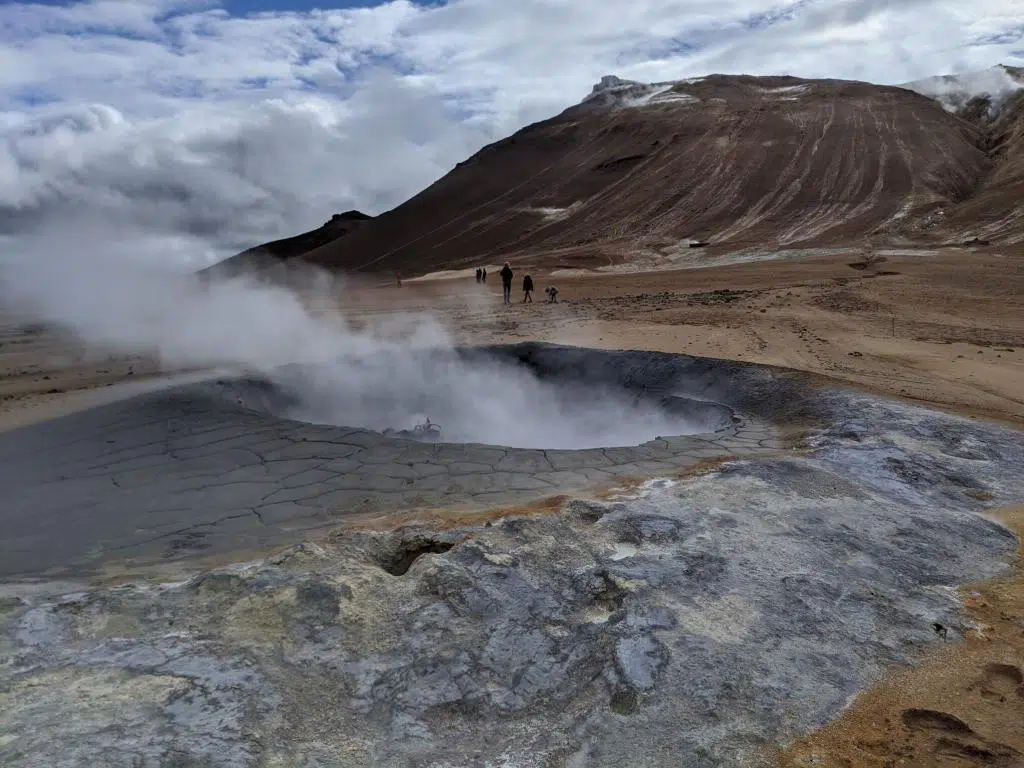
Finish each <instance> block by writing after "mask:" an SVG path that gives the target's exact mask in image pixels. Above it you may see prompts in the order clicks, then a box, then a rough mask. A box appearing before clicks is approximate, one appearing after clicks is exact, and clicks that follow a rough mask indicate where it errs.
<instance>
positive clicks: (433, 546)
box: [380, 539, 455, 576]
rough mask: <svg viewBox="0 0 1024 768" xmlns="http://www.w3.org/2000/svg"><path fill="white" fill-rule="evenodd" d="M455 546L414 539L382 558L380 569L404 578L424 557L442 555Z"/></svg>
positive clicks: (403, 543) (441, 542)
mask: <svg viewBox="0 0 1024 768" xmlns="http://www.w3.org/2000/svg"><path fill="white" fill-rule="evenodd" d="M453 546H455V545H454V544H449V543H448V542H444V541H434V540H432V539H412V540H410V541H404V542H402V543H401V544H400V545H399V547H398V549H397V550H395V551H394V552H390V553H388V554H387V555H385V556H383V557H381V558H380V567H381V568H383V569H384V570H385V571H387V572H388V573H390V574H391V575H392V576H404V575H405V574H407V573H408V572H409V569H410V568H412V564H413V563H415V562H416V561H417V560H418V559H419V558H421V557H423V555H440V554H442V553H444V552H447V551H448V550H450V549H451V548H452V547H453Z"/></svg>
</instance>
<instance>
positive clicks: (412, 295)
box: [360, 249, 1024, 427]
mask: <svg viewBox="0 0 1024 768" xmlns="http://www.w3.org/2000/svg"><path fill="white" fill-rule="evenodd" d="M856 261H857V259H856V258H855V257H851V256H849V255H832V256H826V257H821V258H812V259H802V260H801V259H796V260H789V261H773V262H755V263H744V264H734V265H729V266H721V267H714V268H708V269H696V270H694V269H689V270H677V271H664V272H647V273H634V274H602V275H586V276H571V277H565V276H559V277H557V278H549V277H548V276H546V275H544V274H540V275H537V274H535V275H534V276H533V277H534V282H535V283H536V284H537V287H538V296H540V297H542V296H543V293H542V292H543V289H544V287H545V286H546V285H547V284H548V282H555V283H557V285H558V287H559V289H560V297H561V299H562V301H561V302H560V303H559V304H557V305H549V304H546V303H543V299H542V298H541V299H538V300H537V301H536V303H534V304H532V305H529V304H528V305H523V304H519V303H517V304H514V305H512V306H510V307H503V306H502V305H501V299H500V291H501V287H500V285H499V284H497V283H495V284H491V283H488V284H487V285H485V286H478V285H476V284H475V283H474V282H473V280H472V278H471V277H470V278H468V279H466V278H461V279H447V280H434V281H424V282H420V283H417V284H409V285H407V286H403V287H402V288H401V289H393V290H385V289H381V290H378V291H377V292H374V293H373V294H369V295H367V296H366V297H364V299H363V306H362V307H361V310H360V311H361V312H362V313H367V314H371V315H373V314H377V313H379V312H384V311H393V310H395V309H410V310H432V311H435V312H436V313H437V314H438V315H439V317H441V318H442V320H444V321H446V322H447V323H449V324H450V325H451V326H453V327H454V328H456V329H457V330H458V334H459V337H460V339H461V340H462V341H464V342H467V343H479V344H483V343H490V342H495V341H522V340H527V339H537V340H544V341H552V342H562V343H569V344H579V345H587V346H595V347H604V348H634V349H651V350H659V351H664V352H684V353H687V354H692V355H702V356H709V357H719V358H727V359H732V360H742V361H746V362H757V363H765V364H769V365H779V366H785V367H790V368H795V369H798V370H802V371H807V372H810V373H815V374H819V375H822V376H826V377H828V378H830V379H833V380H836V381H839V382H844V383H847V384H850V385H853V386H856V387H859V388H862V389H865V390H868V391H871V392H874V393H877V394H882V395H888V396H893V397H900V398H904V399H906V400H909V401H914V402H917V403H919V404H921V405H927V406H930V407H936V408H940V409H943V410H946V411H951V412H957V413H961V414H965V415H968V416H973V417H980V418H986V419H992V420H997V421H1001V422H1004V423H1007V424H1010V425H1013V426H1018V427H1021V426H1024V252H1021V253H1013V254H1002V253H998V252H982V251H976V252H969V251H962V250H958V249H956V250H948V251H941V252H922V253H919V254H913V255H902V256H900V255H892V256H889V257H887V260H886V261H885V262H880V263H878V264H877V265H875V266H873V267H869V268H867V269H863V270H859V269H854V268H852V267H850V266H849V264H850V263H851V262H856ZM516 281H517V284H516V287H517V288H518V283H519V276H518V275H517V278H516ZM515 295H517V296H518V297H521V293H519V292H518V291H517V292H516V294H515Z"/></svg>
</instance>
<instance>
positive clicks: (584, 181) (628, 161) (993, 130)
mask: <svg viewBox="0 0 1024 768" xmlns="http://www.w3.org/2000/svg"><path fill="white" fill-rule="evenodd" d="M1020 76H1021V72H1020V71H1018V70H1015V69H1013V68H1001V69H999V71H998V72H990V73H989V75H988V79H989V81H991V82H996V83H997V84H998V83H1001V84H1003V85H1005V84H1006V82H1007V81H1008V80H1009V81H1011V82H1016V78H1018V77H1020ZM951 78H952V79H951ZM957 78H959V79H957ZM1022 80H1024V78H1022ZM977 81H978V78H974V79H972V78H970V77H967V76H945V79H943V78H932V79H929V80H926V81H916V82H915V83H911V84H904V85H902V86H891V85H874V84H870V83H863V82H858V81H848V80H836V79H817V80H815V79H807V78H798V77H793V76H771V77H756V76H748V75H708V76H706V77H701V78H689V79H686V80H676V81H666V82H662V83H639V82H636V81H629V80H624V79H622V78H618V77H616V76H613V75H609V76H606V77H604V78H602V79H601V81H599V82H598V83H597V84H596V85H595V86H594V88H593V89H592V91H591V93H590V94H588V95H587V96H586V97H585V98H584V99H583V100H582V101H581V102H579V103H578V104H575V105H573V106H570V107H569V108H567V109H566V110H563V111H562V112H561V113H559V114H558V115H555V116H553V117H551V118H549V119H547V120H542V121H540V122H538V123H534V124H532V125H529V126H526V127H524V128H522V129H520V130H519V131H516V132H515V133H514V134H512V135H511V136H509V137H506V138H504V139H501V140H499V141H497V142H494V143H492V144H490V145H488V146H486V147H483V148H482V149H481V150H480V151H479V152H477V153H475V154H474V155H473V156H471V157H470V158H467V159H466V160H465V161H463V162H461V163H459V164H457V165H456V166H455V168H454V169H453V170H452V171H451V172H450V173H448V174H446V175H445V176H444V177H442V178H440V179H438V180H437V181H436V182H434V183H433V184H431V185H430V186H428V187H427V188H426V189H424V190H422V191H421V192H420V193H418V194H417V195H414V196H413V197H411V198H410V199H409V200H407V201H406V202H404V203H402V204H401V205H399V206H398V207H396V208H394V209H392V210H391V211H388V212H386V213H384V214H381V215H380V216H377V217H374V219H373V220H372V221H369V222H365V223H364V224H363V225H360V226H359V227H356V228H352V229H348V230H346V231H344V232H342V233H341V236H338V237H333V238H330V239H327V240H324V241H322V242H319V243H317V244H316V245H315V247H313V248H311V249H309V250H306V251H304V252H302V253H291V254H290V255H289V258H301V261H303V262H309V263H312V264H315V265H318V266H322V267H326V268H330V269H343V270H349V271H367V272H393V271H401V273H402V274H408V275H412V274H419V273H424V272H428V271H434V270H438V269H448V268H462V267H470V266H473V265H474V264H477V263H484V262H492V263H493V262H494V261H501V260H504V259H514V260H517V261H520V262H522V261H523V260H526V261H527V262H534V263H541V262H544V261H549V262H552V263H554V262H557V263H558V264H560V265H562V266H583V267H588V266H597V265H602V264H607V263H614V262H617V261H628V260H630V259H631V258H633V257H634V256H635V255H636V254H637V253H641V252H643V253H651V252H654V253H661V254H665V253H670V252H672V251H673V250H674V249H678V248H681V247H685V246H686V244H687V243H688V241H689V240H691V239H696V240H708V241H710V242H711V244H712V245H713V246H714V247H717V248H720V249H725V250H730V249H741V248H749V247H752V246H753V247H764V248H765V250H771V249H778V248H794V247H818V246H826V245H842V244H845V245H849V244H851V243H857V244H859V243H862V242H864V241H865V240H868V239H876V240H877V239H879V238H881V239H883V240H884V239H888V240H891V241H894V242H895V241H914V242H923V243H935V242H945V241H948V240H950V238H952V239H953V240H957V239H959V240H964V239H968V238H969V237H972V236H973V237H982V236H983V237H985V238H1001V239H1003V240H1010V241H1014V242H1016V241H1018V240H1021V239H1024V221H1021V217H1020V215H1019V213H1018V212H1017V205H1016V201H1015V200H1014V199H1012V198H1013V195H1015V194H1016V193H1017V191H1018V190H1019V189H1020V185H1021V181H1022V180H1024V168H1020V167H1018V166H1019V165H1020V164H1019V163H1018V162H1017V161H1016V159H1015V158H1016V156H1017V155H1019V154H1022V153H1020V151H1019V150H1020V149H1021V135H1022V130H1021V126H1022V125H1024V122H1022V120H1024V118H1022V115H1021V109H1020V103H1021V98H1020V96H1021V93H1022V91H1020V90H1017V91H1013V90H1012V89H1010V88H1002V90H999V89H991V88H990V89H989V90H996V91H997V92H996V93H995V94H992V93H989V92H987V91H985V90H984V89H980V90H979V89H978V88H976V87H975V88H974V90H973V91H972V86H976V85H977ZM983 84H984V83H983ZM908 86H913V87H908ZM940 97H941V98H940ZM975 198H977V200H975ZM1017 199H1020V198H1017ZM972 200H975V202H976V203H977V205H974V206H973V207H972V206H971V205H970V204H969V203H970V201H972ZM979 209H984V210H985V211H989V212H991V211H993V210H995V211H996V212H997V215H995V216H993V215H991V213H989V214H987V215H988V218H987V219H984V220H983V221H972V220H971V215H972V212H973V213H974V215H977V213H978V210H979ZM959 230H963V231H962V232H960V231H959ZM307 234H308V233H307ZM278 242H280V241H278ZM247 253H248V252H247ZM229 261H231V260H229Z"/></svg>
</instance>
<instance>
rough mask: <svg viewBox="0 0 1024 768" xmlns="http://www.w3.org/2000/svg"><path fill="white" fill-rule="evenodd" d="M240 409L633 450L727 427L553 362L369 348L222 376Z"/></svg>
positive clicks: (609, 374) (420, 433)
mask: <svg viewBox="0 0 1024 768" xmlns="http://www.w3.org/2000/svg"><path fill="white" fill-rule="evenodd" d="M219 385H220V386H221V388H222V389H223V390H225V391H224V392H223V393H224V394H226V395H228V396H229V397H231V398H233V399H234V400H235V401H236V402H237V403H238V404H240V405H243V406H244V407H246V408H251V409H254V410H261V411H266V412H270V413H272V414H274V415H277V416H281V417H284V418H288V419H293V420H297V421H306V422H311V423H314V424H330V425H335V426H341V427H357V428H365V429H370V430H374V431H377V432H380V433H382V434H384V435H387V436H390V437H395V438H405V439H414V440H421V441H428V442H443V443H482V444H487V445H498V446H505V447H511V448H551V449H582V448H601V447H615V446H634V445H640V444H642V443H645V442H648V441H649V440H653V439H655V438H657V437H661V436H675V435H688V434H703V433H708V432H714V431H717V430H719V429H722V428H723V427H726V426H728V425H729V424H731V423H732V422H733V420H734V418H733V412H732V410H731V409H730V408H728V407H727V406H725V405H722V404H720V403H716V402H710V401H707V400H701V399H697V398H693V397H687V396H685V394H682V393H680V392H677V391H663V390H656V389H650V388H648V387H646V386H645V385H644V382H643V379H642V376H631V377H630V381H629V382H628V383H623V382H622V381H621V380H619V379H617V378H616V371H615V370H614V369H612V370H607V369H602V370H597V369H593V370H591V369H588V367H587V366H586V365H582V366H581V365H579V364H577V363H570V362H569V361H567V362H566V364H565V365H559V361H558V357H557V355H555V356H554V357H552V358H550V359H545V360H540V359H534V358H531V357H529V356H525V358H520V357H517V356H516V355H514V354H511V353H506V354H496V353H489V352H487V351H477V350H473V351H466V350H457V349H453V350H443V351H437V350H431V351H424V350H419V351H416V350H397V351H396V350H386V351H381V350H376V351H374V352H372V353H367V354H364V355H351V356H348V357H345V358H343V359H339V360H336V361H332V362H330V363H318V364H315V365H301V366H300V365H294V366H285V367H283V368H281V369H278V370H277V371H275V372H274V373H273V374H272V375H271V376H270V377H269V378H267V379H266V380H259V381H256V380H235V381H221V382H219Z"/></svg>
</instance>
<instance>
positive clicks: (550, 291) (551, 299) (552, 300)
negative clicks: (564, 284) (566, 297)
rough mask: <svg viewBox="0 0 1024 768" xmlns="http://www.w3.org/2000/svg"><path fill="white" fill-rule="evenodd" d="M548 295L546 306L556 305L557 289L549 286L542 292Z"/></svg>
mask: <svg viewBox="0 0 1024 768" xmlns="http://www.w3.org/2000/svg"><path fill="white" fill-rule="evenodd" d="M544 293H546V294H547V295H548V304H557V303H558V289H557V288H555V286H553V285H549V286H548V287H547V290H545V291H544Z"/></svg>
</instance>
